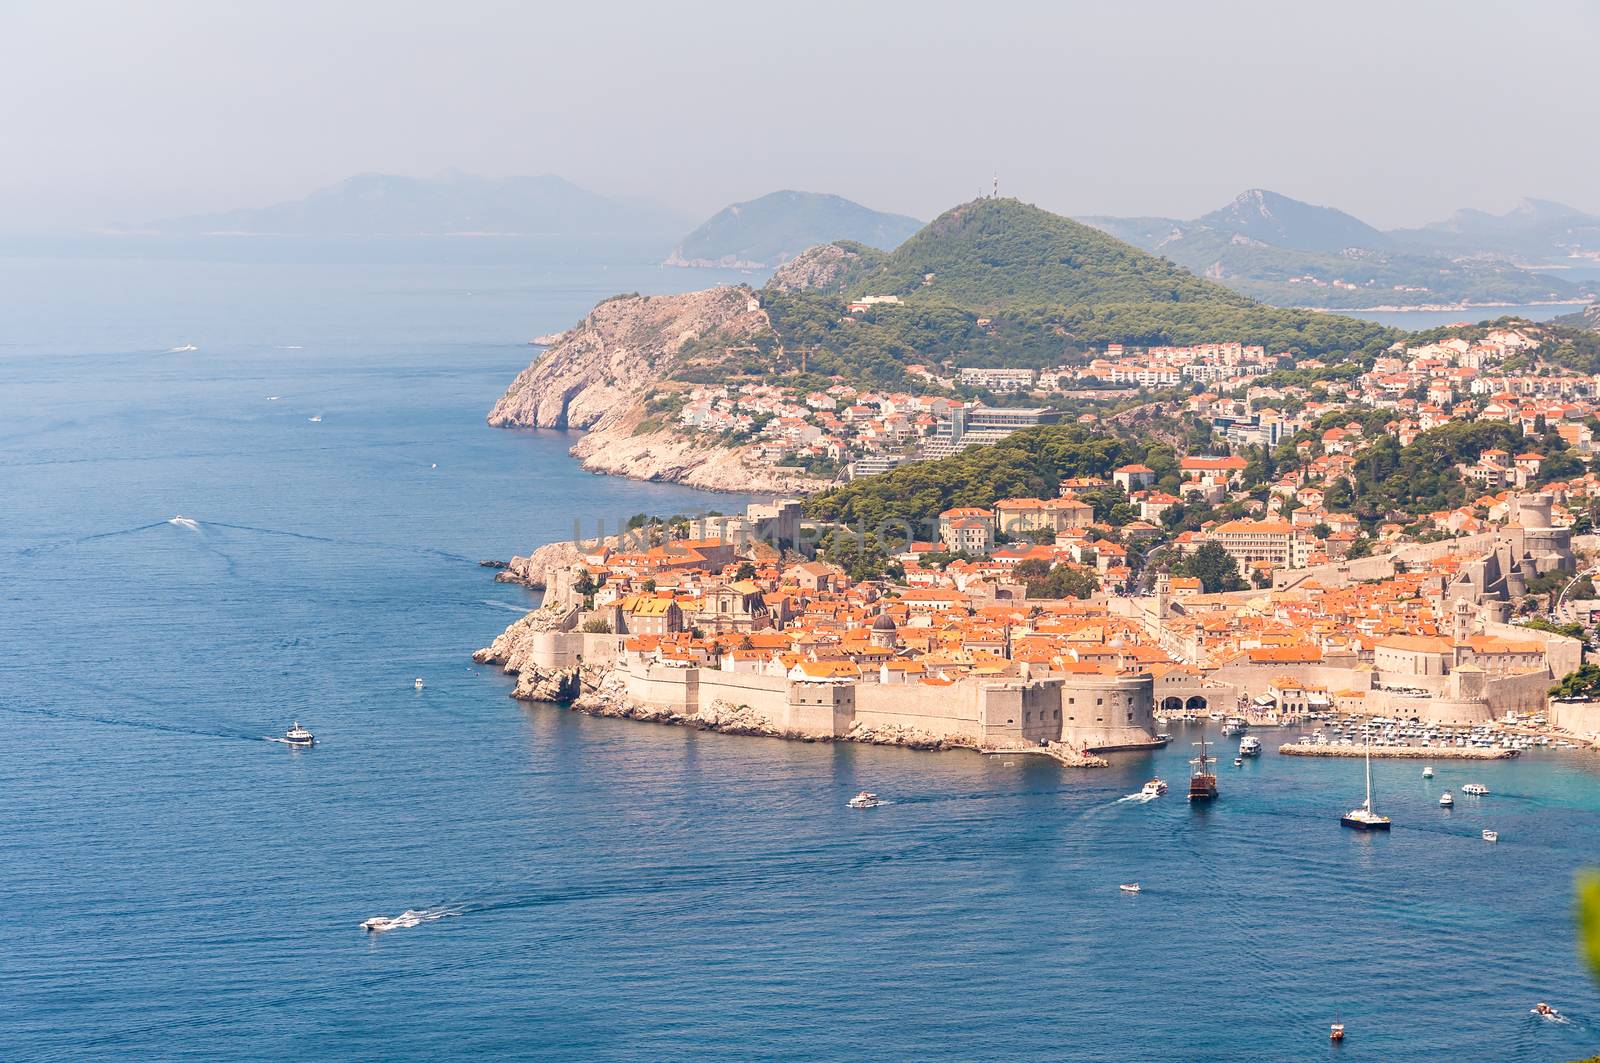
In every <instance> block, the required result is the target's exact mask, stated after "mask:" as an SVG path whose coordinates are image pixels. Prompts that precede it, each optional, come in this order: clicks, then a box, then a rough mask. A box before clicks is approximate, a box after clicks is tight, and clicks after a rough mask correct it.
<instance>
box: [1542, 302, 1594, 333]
mask: <svg viewBox="0 0 1600 1063" xmlns="http://www.w3.org/2000/svg"><path fill="white" fill-rule="evenodd" d="M1551 320H1552V322H1553V323H1554V324H1557V325H1567V326H1569V327H1571V328H1578V329H1585V330H1587V331H1589V332H1600V303H1594V304H1592V305H1590V306H1586V307H1584V308H1583V309H1582V310H1579V311H1577V312H1576V313H1572V314H1562V315H1561V316H1560V317H1558V318H1552V319H1551Z"/></svg>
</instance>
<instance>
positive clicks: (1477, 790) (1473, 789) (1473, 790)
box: [1461, 782, 1489, 797]
mask: <svg viewBox="0 0 1600 1063" xmlns="http://www.w3.org/2000/svg"><path fill="white" fill-rule="evenodd" d="M1461 792H1462V793H1464V794H1471V795H1472V796H1473V797H1482V796H1483V795H1484V794H1486V793H1488V792H1489V788H1488V787H1487V786H1485V785H1483V784H1482V783H1478V782H1469V783H1467V784H1466V785H1465V786H1463V787H1462V788H1461Z"/></svg>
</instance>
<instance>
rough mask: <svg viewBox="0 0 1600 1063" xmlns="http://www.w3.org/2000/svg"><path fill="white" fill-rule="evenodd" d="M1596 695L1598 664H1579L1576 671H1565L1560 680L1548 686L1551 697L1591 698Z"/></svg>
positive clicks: (1599, 681) (1599, 679)
mask: <svg viewBox="0 0 1600 1063" xmlns="http://www.w3.org/2000/svg"><path fill="white" fill-rule="evenodd" d="M1597 695H1600V664H1585V665H1580V666H1579V667H1578V670H1577V671H1575V672H1569V673H1567V675H1566V676H1565V677H1564V678H1563V679H1562V680H1561V682H1559V683H1557V684H1556V685H1555V686H1553V687H1551V688H1550V696H1551V697H1553V698H1572V699H1574V700H1583V699H1589V700H1593V699H1594V698H1595V697H1596V696H1597Z"/></svg>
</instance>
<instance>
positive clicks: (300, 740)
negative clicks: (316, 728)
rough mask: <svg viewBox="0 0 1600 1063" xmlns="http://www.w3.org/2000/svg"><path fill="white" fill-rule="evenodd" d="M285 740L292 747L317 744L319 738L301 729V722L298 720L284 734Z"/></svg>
mask: <svg viewBox="0 0 1600 1063" xmlns="http://www.w3.org/2000/svg"><path fill="white" fill-rule="evenodd" d="M283 740H284V741H285V742H287V743H289V744H290V745H291V746H309V745H314V744H316V741H317V737H316V735H314V734H312V733H311V732H310V731H308V730H306V729H305V728H304V727H301V726H300V721H299V720H296V721H295V722H294V726H293V727H291V728H289V729H288V730H287V731H285V732H283Z"/></svg>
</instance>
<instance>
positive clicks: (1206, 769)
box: [1189, 728, 1217, 801]
mask: <svg viewBox="0 0 1600 1063" xmlns="http://www.w3.org/2000/svg"><path fill="white" fill-rule="evenodd" d="M1195 745H1197V746H1199V747H1200V755H1199V756H1198V757H1195V758H1194V759H1193V760H1191V761H1189V763H1190V764H1193V765H1194V771H1192V772H1190V774H1189V800H1190V801H1214V800H1216V797H1217V774H1216V772H1214V771H1212V770H1211V767H1210V766H1211V765H1212V764H1215V763H1216V762H1217V758H1216V757H1208V756H1206V732H1205V729H1204V728H1201V730H1200V741H1198V742H1196V743H1195Z"/></svg>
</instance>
